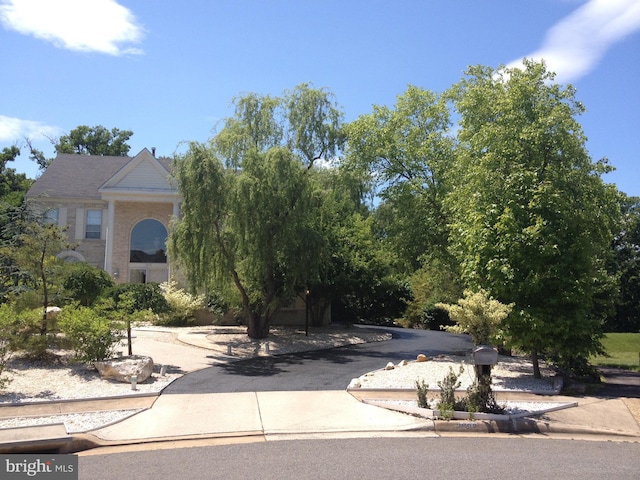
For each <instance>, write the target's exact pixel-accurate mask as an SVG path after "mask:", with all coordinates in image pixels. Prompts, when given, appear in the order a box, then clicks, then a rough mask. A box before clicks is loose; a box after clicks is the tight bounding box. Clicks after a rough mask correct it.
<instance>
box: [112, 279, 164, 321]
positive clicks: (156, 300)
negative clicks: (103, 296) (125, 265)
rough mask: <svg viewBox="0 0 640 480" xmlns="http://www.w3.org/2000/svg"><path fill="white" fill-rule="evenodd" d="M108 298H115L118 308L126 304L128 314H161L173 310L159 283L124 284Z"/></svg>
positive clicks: (114, 289) (116, 287)
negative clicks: (139, 312)
mask: <svg viewBox="0 0 640 480" xmlns="http://www.w3.org/2000/svg"><path fill="white" fill-rule="evenodd" d="M108 296H109V297H111V298H113V300H114V302H115V306H116V308H119V307H120V304H124V303H126V304H127V306H128V307H127V309H128V313H134V312H136V311H142V310H151V311H152V312H153V313H155V314H161V313H167V312H169V311H170V310H171V307H170V306H169V304H168V303H167V301H166V299H165V298H164V295H163V294H162V290H160V286H159V285H158V284H157V283H123V284H120V285H116V286H115V287H114V288H113V289H112V290H110V291H109V292H108Z"/></svg>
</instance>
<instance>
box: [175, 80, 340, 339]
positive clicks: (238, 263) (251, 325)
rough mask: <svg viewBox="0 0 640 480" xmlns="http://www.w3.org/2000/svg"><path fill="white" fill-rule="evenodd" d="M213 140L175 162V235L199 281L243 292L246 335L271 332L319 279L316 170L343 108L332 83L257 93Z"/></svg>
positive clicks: (327, 153) (241, 100) (327, 155)
mask: <svg viewBox="0 0 640 480" xmlns="http://www.w3.org/2000/svg"><path fill="white" fill-rule="evenodd" d="M234 104H235V113H234V115H233V116H232V117H231V118H228V119H227V120H225V122H224V125H223V128H222V129H221V131H220V132H218V134H217V135H216V136H215V137H214V138H213V139H212V140H211V143H210V145H208V146H207V145H201V144H197V143H191V144H190V146H189V149H188V151H187V153H186V154H185V155H183V156H182V157H181V158H179V159H177V161H176V168H175V175H176V179H177V182H178V188H179V190H180V191H181V193H182V195H183V204H182V206H183V212H182V218H181V219H180V221H179V222H177V224H176V226H175V229H174V232H173V234H172V236H171V240H170V242H171V245H172V251H173V254H174V257H175V258H177V259H179V260H180V261H181V262H182V263H183V264H184V266H185V267H186V274H187V277H188V279H189V281H190V283H191V285H193V286H195V287H200V288H207V289H209V290H210V291H225V287H226V284H227V283H228V282H229V281H231V282H232V284H233V285H234V286H235V287H236V289H237V291H238V292H239V294H240V297H241V304H242V309H243V311H244V314H245V316H246V318H247V323H248V328H247V333H248V335H249V336H250V337H252V338H264V337H266V336H267V335H268V333H269V327H270V324H271V321H272V319H273V316H274V314H275V313H276V312H277V310H278V309H279V308H280V307H281V306H282V305H283V304H286V303H288V302H290V301H291V299H292V298H293V296H294V295H295V294H296V293H298V292H297V290H298V289H300V288H303V287H302V286H304V285H308V284H309V282H310V279H311V278H315V277H316V276H317V269H318V259H317V258H318V256H317V255H316V254H317V253H318V250H319V249H320V248H321V239H320V237H319V235H318V234H317V232H315V231H314V230H313V229H312V228H311V225H312V222H313V218H314V213H313V209H314V202H313V201H312V193H311V192H312V188H311V180H310V173H309V171H310V169H311V168H312V167H313V165H314V163H315V162H316V161H318V160H320V159H323V160H330V159H331V158H332V156H334V155H335V154H336V153H337V152H338V151H339V149H340V147H341V142H342V138H341V136H340V134H339V130H340V122H341V118H342V113H341V111H340V109H339V108H338V107H337V105H336V104H335V101H334V100H333V96H332V95H331V94H330V92H328V91H326V90H324V89H316V88H313V87H311V86H310V85H309V84H302V85H299V86H297V87H296V88H294V89H293V90H292V91H289V92H285V93H284V95H283V96H282V97H270V96H262V95H258V94H255V93H250V94H247V95H244V96H242V97H238V98H236V99H235V100H234Z"/></svg>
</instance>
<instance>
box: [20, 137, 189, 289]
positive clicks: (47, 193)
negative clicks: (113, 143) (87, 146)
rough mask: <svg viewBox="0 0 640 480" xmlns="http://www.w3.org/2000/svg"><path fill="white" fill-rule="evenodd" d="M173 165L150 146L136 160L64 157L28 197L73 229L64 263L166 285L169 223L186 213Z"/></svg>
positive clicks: (127, 279) (122, 280) (120, 279)
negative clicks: (172, 174)
mask: <svg viewBox="0 0 640 480" xmlns="http://www.w3.org/2000/svg"><path fill="white" fill-rule="evenodd" d="M170 164H171V160H170V159H166V158H156V157H155V156H154V155H153V154H152V153H151V152H150V151H149V150H147V149H146V148H145V149H144V150H142V151H141V152H140V153H138V154H137V155H136V156H135V157H133V158H132V157H111V156H97V155H71V154H61V155H58V156H57V157H56V158H55V159H54V160H53V162H52V163H51V165H49V167H48V168H47V169H46V171H45V172H44V173H43V174H42V175H41V176H40V178H38V179H37V180H36V182H35V183H34V184H33V186H32V187H31V189H30V190H29V192H28V193H27V198H28V199H30V200H36V201H37V203H38V204H40V205H42V206H44V207H45V208H47V210H48V211H49V215H50V217H51V219H52V220H53V221H55V222H57V223H58V224H59V225H60V226H66V227H67V236H68V238H69V241H70V242H71V243H72V244H75V245H76V247H75V249H74V250H69V251H65V252H61V253H60V254H59V257H60V258H63V259H65V260H67V261H83V262H87V263H89V264H91V265H93V266H96V267H100V268H102V269H104V270H105V271H106V272H108V273H109V274H110V275H111V276H112V278H113V279H114V280H115V281H116V282H117V283H125V282H131V283H145V282H164V281H167V280H168V279H169V278H170V277H171V275H172V272H171V263H170V262H169V261H168V259H167V255H166V245H165V243H166V239H167V236H168V231H169V222H170V219H171V217H172V216H174V215H175V216H177V215H178V214H179V211H180V196H179V194H178V191H177V188H176V186H175V185H174V183H173V182H172V181H171V178H170V176H169V171H170Z"/></svg>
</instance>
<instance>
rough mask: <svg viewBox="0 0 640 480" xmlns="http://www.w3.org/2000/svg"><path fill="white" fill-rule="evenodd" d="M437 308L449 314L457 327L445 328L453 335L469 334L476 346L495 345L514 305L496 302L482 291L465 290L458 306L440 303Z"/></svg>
mask: <svg viewBox="0 0 640 480" xmlns="http://www.w3.org/2000/svg"><path fill="white" fill-rule="evenodd" d="M436 307H438V308H442V309H444V310H446V311H447V312H449V316H450V317H451V319H452V320H455V322H456V323H457V325H453V326H448V327H445V330H447V331H449V332H453V333H468V334H469V335H471V338H472V340H473V343H474V345H495V344H496V343H500V342H497V336H498V334H499V327H500V323H501V322H502V320H504V319H505V318H507V317H508V316H509V314H510V313H511V310H512V309H513V307H514V304H513V303H511V304H509V305H505V304H504V303H500V302H499V301H498V300H494V299H493V298H491V297H490V296H489V294H488V293H487V292H486V291H484V290H480V291H478V292H471V291H470V290H465V292H464V298H461V299H460V300H458V303H457V305H449V304H445V303H438V304H436Z"/></svg>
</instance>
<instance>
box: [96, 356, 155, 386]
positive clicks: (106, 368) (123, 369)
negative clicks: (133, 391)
mask: <svg viewBox="0 0 640 480" xmlns="http://www.w3.org/2000/svg"><path fill="white" fill-rule="evenodd" d="M93 365H94V366H95V367H96V370H98V372H99V373H100V376H101V377H102V378H104V379H107V380H116V381H118V382H124V383H131V377H132V376H136V377H137V380H136V381H137V383H142V382H144V381H145V380H146V379H147V378H149V377H150V376H151V374H152V373H153V359H152V358H151V357H144V356H140V355H132V356H130V357H119V358H114V359H111V360H105V361H102V362H94V364H93Z"/></svg>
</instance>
